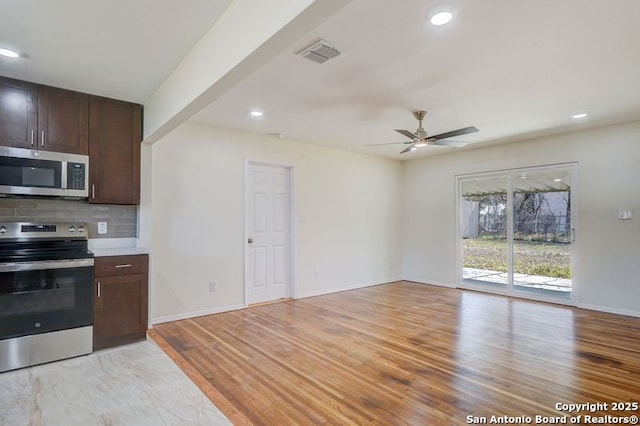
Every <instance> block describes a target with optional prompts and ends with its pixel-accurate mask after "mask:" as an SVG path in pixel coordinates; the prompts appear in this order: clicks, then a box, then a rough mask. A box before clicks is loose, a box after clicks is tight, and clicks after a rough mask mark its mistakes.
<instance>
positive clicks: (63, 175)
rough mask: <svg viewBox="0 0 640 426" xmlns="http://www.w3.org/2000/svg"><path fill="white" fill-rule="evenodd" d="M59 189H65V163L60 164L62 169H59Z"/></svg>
mask: <svg viewBox="0 0 640 426" xmlns="http://www.w3.org/2000/svg"><path fill="white" fill-rule="evenodd" d="M60 174H61V175H62V176H60V188H62V189H67V162H66V161H63V162H62V168H61V169H60Z"/></svg>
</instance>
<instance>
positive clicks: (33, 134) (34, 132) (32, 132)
mask: <svg viewBox="0 0 640 426" xmlns="http://www.w3.org/2000/svg"><path fill="white" fill-rule="evenodd" d="M35 134H36V131H35V130H33V129H32V130H31V146H33V138H34V137H35Z"/></svg>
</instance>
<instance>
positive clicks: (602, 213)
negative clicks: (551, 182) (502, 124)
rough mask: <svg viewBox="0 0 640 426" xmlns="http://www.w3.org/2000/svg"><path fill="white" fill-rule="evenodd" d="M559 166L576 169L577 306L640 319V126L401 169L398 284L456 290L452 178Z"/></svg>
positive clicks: (416, 163)
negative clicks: (626, 214)
mask: <svg viewBox="0 0 640 426" xmlns="http://www.w3.org/2000/svg"><path fill="white" fill-rule="evenodd" d="M564 162H578V175H579V176H578V185H577V190H578V224H577V230H578V231H577V232H578V234H577V239H576V242H575V245H574V250H575V257H574V260H575V263H574V285H575V288H576V295H577V302H578V305H579V306H583V307H589V308H595V309H600V310H606V311H611V312H617V313H624V314H630V315H637V316H640V274H639V271H638V266H639V265H640V122H635V123H631V124H624V125H618V126H612V127H605V128H600V129H596V130H590V131H582V132H576V133H571V134H565V135H561V136H555V137H545V138H540V139H537V140H531V141H526V142H521V143H517V144H511V145H502V146H495V147H488V148H484V149H476V150H469V151H463V152H459V153H454V154H450V155H441V156H436V157H427V158H424V159H417V160H413V161H409V162H406V163H405V167H404V180H403V181H404V188H405V189H404V193H403V209H402V210H403V223H405V229H404V231H403V241H404V242H403V253H404V261H403V274H404V277H405V278H406V279H412V280H416V281H420V282H428V283H434V284H440V285H450V286H454V285H456V284H457V283H456V276H457V275H456V239H455V218H456V212H455V196H454V194H455V176H456V175H457V174H466V173H476V172H486V171H493V170H503V169H510V168H518V167H528V166H539V165H546V164H553V163H564ZM619 209H633V210H634V214H635V216H634V219H633V220H631V221H621V220H618V210H619Z"/></svg>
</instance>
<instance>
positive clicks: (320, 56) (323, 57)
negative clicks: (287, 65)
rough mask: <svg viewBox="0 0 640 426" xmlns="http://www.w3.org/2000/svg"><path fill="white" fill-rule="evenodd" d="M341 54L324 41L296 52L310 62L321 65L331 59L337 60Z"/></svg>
mask: <svg viewBox="0 0 640 426" xmlns="http://www.w3.org/2000/svg"><path fill="white" fill-rule="evenodd" d="M339 54H340V51H339V50H338V49H336V48H335V47H333V46H331V45H330V44H329V42H328V41H326V40H322V39H320V40H318V41H316V42H314V43H313V44H312V45H310V46H307V47H305V48H304V49H302V50H299V51H298V52H296V55H300V56H303V57H305V58H307V59H308V60H310V61H313V62H317V63H319V64H322V63H324V62H326V61H328V60H329V59H331V58H335V57H336V56H338V55H339Z"/></svg>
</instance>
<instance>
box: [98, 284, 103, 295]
mask: <svg viewBox="0 0 640 426" xmlns="http://www.w3.org/2000/svg"><path fill="white" fill-rule="evenodd" d="M101 287H102V286H101V285H100V281H98V299H100V296H102V288H101Z"/></svg>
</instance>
